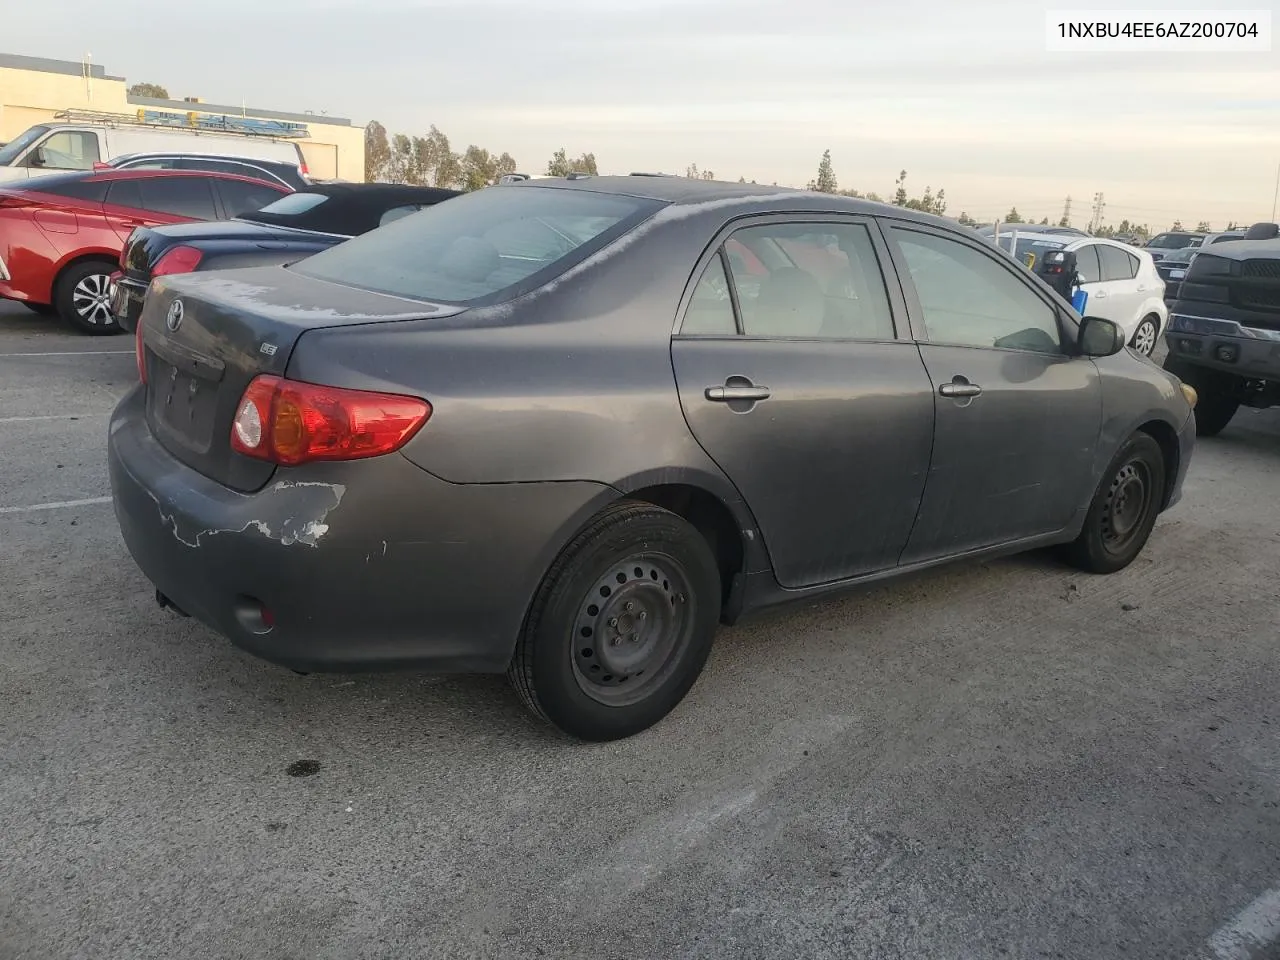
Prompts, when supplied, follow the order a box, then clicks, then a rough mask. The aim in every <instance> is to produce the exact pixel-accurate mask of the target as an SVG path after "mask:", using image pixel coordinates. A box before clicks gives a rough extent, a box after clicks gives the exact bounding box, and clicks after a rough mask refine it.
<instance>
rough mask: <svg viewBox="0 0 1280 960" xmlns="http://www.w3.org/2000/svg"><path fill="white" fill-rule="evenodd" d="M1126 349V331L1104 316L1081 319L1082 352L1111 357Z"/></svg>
mask: <svg viewBox="0 0 1280 960" xmlns="http://www.w3.org/2000/svg"><path fill="white" fill-rule="evenodd" d="M1123 349H1124V331H1123V330H1121V329H1120V325H1119V324H1118V323H1114V322H1112V321H1110V320H1104V319H1103V318H1102V317H1085V318H1084V319H1083V320H1081V321H1080V353H1081V354H1082V355H1083V356H1086V357H1110V356H1114V355H1115V354H1117V353H1119V352H1120V351H1121V350H1123Z"/></svg>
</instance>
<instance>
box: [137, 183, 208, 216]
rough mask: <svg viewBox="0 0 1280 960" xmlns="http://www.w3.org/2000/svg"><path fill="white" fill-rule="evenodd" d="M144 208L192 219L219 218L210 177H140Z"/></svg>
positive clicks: (139, 185) (139, 184)
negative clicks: (214, 203) (143, 178)
mask: <svg viewBox="0 0 1280 960" xmlns="http://www.w3.org/2000/svg"><path fill="white" fill-rule="evenodd" d="M136 182H137V183H138V187H139V189H140V190H141V191H142V206H143V209H146V210H153V211H155V212H156V213H167V214H169V215H171V216H174V217H189V218H191V219H192V220H215V219H217V216H218V214H217V211H216V210H215V208H214V205H213V192H212V190H211V189H210V187H209V178H208V177H156V178H155V179H153V180H152V179H148V180H138V181H136Z"/></svg>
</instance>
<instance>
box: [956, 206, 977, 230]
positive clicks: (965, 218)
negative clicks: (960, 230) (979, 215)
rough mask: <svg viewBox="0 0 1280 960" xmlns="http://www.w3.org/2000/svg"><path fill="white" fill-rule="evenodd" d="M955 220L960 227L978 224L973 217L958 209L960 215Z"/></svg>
mask: <svg viewBox="0 0 1280 960" xmlns="http://www.w3.org/2000/svg"><path fill="white" fill-rule="evenodd" d="M957 222H958V223H959V224H960V225H961V226H962V227H976V226H977V225H978V221H977V220H975V219H973V217H971V216H969V215H968V214H967V213H965V212H964V211H963V210H961V211H960V216H959V217H958V218H957Z"/></svg>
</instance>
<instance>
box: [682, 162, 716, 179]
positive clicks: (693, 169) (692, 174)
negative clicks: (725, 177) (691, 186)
mask: <svg viewBox="0 0 1280 960" xmlns="http://www.w3.org/2000/svg"><path fill="white" fill-rule="evenodd" d="M684 175H685V176H686V177H688V178H689V179H690V180H714V179H715V178H716V175H715V174H714V173H712V172H711V171H710V170H699V169H698V165H697V164H696V163H691V164H689V166H687V167H685V168H684Z"/></svg>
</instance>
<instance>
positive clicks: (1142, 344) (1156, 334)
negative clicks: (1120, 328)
mask: <svg viewBox="0 0 1280 960" xmlns="http://www.w3.org/2000/svg"><path fill="white" fill-rule="evenodd" d="M1159 339H1160V320H1159V318H1158V317H1156V316H1154V315H1152V316H1146V317H1143V318H1142V322H1141V323H1139V324H1138V329H1137V330H1135V331H1133V339H1131V340H1130V341H1129V346H1131V347H1133V349H1134V350H1136V351H1137V352H1138V353H1140V354H1142V355H1143V356H1144V357H1149V356H1151V354H1152V353H1153V352H1155V349H1156V343H1157V342H1158V341H1159Z"/></svg>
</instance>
